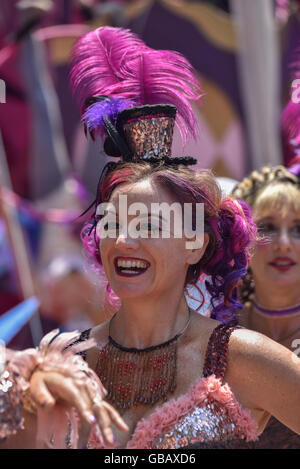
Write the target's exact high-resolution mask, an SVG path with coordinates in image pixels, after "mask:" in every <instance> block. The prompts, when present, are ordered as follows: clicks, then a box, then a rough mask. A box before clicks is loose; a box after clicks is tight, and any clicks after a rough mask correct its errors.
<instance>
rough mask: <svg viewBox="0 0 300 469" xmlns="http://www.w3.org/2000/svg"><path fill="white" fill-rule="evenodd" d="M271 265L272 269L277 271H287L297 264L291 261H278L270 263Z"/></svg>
mask: <svg viewBox="0 0 300 469" xmlns="http://www.w3.org/2000/svg"><path fill="white" fill-rule="evenodd" d="M270 265H271V266H272V267H274V268H275V269H277V270H280V271H285V270H289V269H291V268H292V267H294V265H296V263H295V262H293V261H292V260H290V259H282V260H281V259H280V260H279V259H278V260H275V261H273V262H270Z"/></svg>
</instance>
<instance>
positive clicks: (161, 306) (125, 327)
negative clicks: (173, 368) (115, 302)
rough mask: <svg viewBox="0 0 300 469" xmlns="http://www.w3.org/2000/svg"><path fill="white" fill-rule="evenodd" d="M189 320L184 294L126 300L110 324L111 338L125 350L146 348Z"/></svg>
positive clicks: (172, 332)
mask: <svg viewBox="0 0 300 469" xmlns="http://www.w3.org/2000/svg"><path fill="white" fill-rule="evenodd" d="M188 318H189V310H188V305H187V303H186V300H185V297H184V295H182V296H181V297H176V296H173V297H170V296H169V295H166V297H165V298H164V297H163V296H162V295H161V296H160V297H159V298H157V299H156V300H155V299H152V300H151V299H145V298H143V299H142V300H139V299H132V300H131V299H127V300H124V301H123V302H122V306H121V308H120V310H119V311H118V313H117V314H116V315H115V316H114V318H113V320H112V321H111V324H110V335H111V336H112V338H113V339H114V340H115V341H116V342H118V343H120V344H121V345H123V346H124V347H134V348H146V347H150V346H152V345H157V344H160V343H163V342H165V341H167V340H169V339H171V338H172V337H173V336H175V335H176V334H177V333H178V332H180V331H181V330H182V329H183V328H184V326H185V324H186V323H187V321H188Z"/></svg>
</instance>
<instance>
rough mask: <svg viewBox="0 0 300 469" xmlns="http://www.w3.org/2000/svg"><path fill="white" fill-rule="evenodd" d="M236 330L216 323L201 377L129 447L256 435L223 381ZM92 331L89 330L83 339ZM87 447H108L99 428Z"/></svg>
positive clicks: (143, 424) (207, 444) (222, 443)
mask: <svg viewBox="0 0 300 469" xmlns="http://www.w3.org/2000/svg"><path fill="white" fill-rule="evenodd" d="M233 330H234V327H231V326H228V325H223V324H221V325H219V326H217V327H216V329H215V330H214V331H213V333H212V335H211V337H210V339H209V343H208V347H207V352H206V357H205V364H204V368H203V377H202V378H200V379H198V380H197V381H196V383H195V384H194V385H192V386H191V388H190V389H189V391H188V392H187V393H186V394H184V395H182V396H180V397H179V398H177V399H172V400H170V401H167V402H165V403H164V404H162V406H161V407H159V408H157V409H156V410H155V411H154V412H153V413H152V414H151V415H150V416H149V417H147V418H145V419H142V420H141V421H140V422H139V423H138V424H137V426H136V429H135V431H134V433H133V435H132V437H131V439H130V441H129V442H128V443H127V445H126V448H127V449H176V448H184V447H189V448H191V447H192V448H221V447H229V446H230V445H231V444H234V442H238V441H239V442H241V443H242V444H243V443H245V444H246V442H247V441H254V440H256V439H257V437H258V429H257V425H256V423H255V421H254V420H253V419H252V417H251V415H250V413H249V411H248V410H246V409H243V408H242V407H241V406H240V404H239V403H238V402H237V400H236V399H235V397H234V395H233V393H232V392H231V390H230V388H229V386H228V385H227V384H226V383H225V384H222V380H223V377H224V374H225V370H226V365H227V350H228V343H229V339H230V335H231V333H232V331H233ZM88 336H89V331H85V332H84V333H82V335H81V339H80V340H85V339H86V338H87V337H88ZM98 371H99V370H98ZM96 372H97V370H96ZM89 446H90V447H92V448H104V447H103V445H102V444H101V442H100V441H99V438H98V437H97V434H96V433H95V432H94V433H93V432H92V435H91V437H90V441H89ZM116 447H118V446H117V445H116Z"/></svg>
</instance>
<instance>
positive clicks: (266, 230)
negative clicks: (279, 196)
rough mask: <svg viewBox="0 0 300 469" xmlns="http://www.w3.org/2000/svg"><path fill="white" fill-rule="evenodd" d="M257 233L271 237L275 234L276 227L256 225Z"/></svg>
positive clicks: (265, 224) (268, 224)
mask: <svg viewBox="0 0 300 469" xmlns="http://www.w3.org/2000/svg"><path fill="white" fill-rule="evenodd" d="M257 229H258V232H259V233H260V234H264V235H269V236H270V235H272V234H274V233H277V227H276V226H275V225H274V224H273V223H269V222H266V223H258V225H257Z"/></svg>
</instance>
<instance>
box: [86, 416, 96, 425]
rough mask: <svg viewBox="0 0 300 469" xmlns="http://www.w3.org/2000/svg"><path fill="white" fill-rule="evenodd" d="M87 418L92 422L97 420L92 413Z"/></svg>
mask: <svg viewBox="0 0 300 469" xmlns="http://www.w3.org/2000/svg"><path fill="white" fill-rule="evenodd" d="M88 419H89V422H90V423H92V424H94V423H96V422H97V419H96V417H95V416H94V415H89V417H88Z"/></svg>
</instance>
